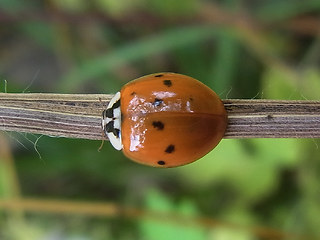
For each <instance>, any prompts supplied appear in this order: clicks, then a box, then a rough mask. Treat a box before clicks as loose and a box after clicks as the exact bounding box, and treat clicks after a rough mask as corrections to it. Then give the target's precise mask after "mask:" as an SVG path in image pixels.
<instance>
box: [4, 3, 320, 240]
mask: <svg viewBox="0 0 320 240" xmlns="http://www.w3.org/2000/svg"><path fill="white" fill-rule="evenodd" d="M319 13H320V1H319V0H305V1H301V0H281V1H279V0H260V1H258V0H256V1H254V0H242V1H237V0H219V1H218V0H217V1H204V0H174V1H170V0H91V1H87V0H46V1H40V0H38V1H36V0H32V1H31V0H29V1H27V0H25V1H23V0H0V44H1V45H0V46H1V47H0V91H1V92H6V91H7V92H55V93H114V92H116V91H117V90H119V89H120V88H121V86H122V85H123V84H125V83H126V82H128V81H130V80H132V79H135V78H137V77H140V76H142V75H146V74H150V73H155V72H161V71H172V72H178V73H183V74H186V75H190V76H192V77H194V78H197V79H199V80H201V81H203V82H204V83H205V84H207V85H208V86H210V87H211V88H213V89H214V90H215V91H216V92H217V93H218V94H219V95H220V96H221V97H222V98H249V99H250V98H271V99H319V98H320V71H319V64H320V41H319V33H320V18H319ZM39 137H40V136H36V135H32V134H22V133H10V132H2V133H1V135H0V198H1V199H0V206H1V203H2V202H3V200H9V201H10V200H11V199H16V200H19V201H20V202H21V206H22V205H23V203H25V202H24V201H28V199H33V200H34V201H36V204H34V205H35V206H33V209H32V210H26V209H23V208H22V207H21V208H20V207H19V205H17V206H16V207H14V208H12V209H6V207H1V210H0V239H1V240H2V239H4V240H11V239H12V240H25V239H58V240H59V239H72V240H75V239H77V240H78V239H79V240H86V239H120V240H127V239H128V240H129V239H145V240H158V239H167V240H171V239H185V240H189V239H190V240H191V239H192V240H193V239H197V240H198V239H199V240H202V239H210V240H211V239H212V240H229V239H230V240H231V239H240V240H252V239H298V237H297V236H300V235H303V236H306V237H305V239H320V228H319V226H320V161H319V160H320V159H319V158H320V150H319V141H318V140H317V139H316V140H308V139H249V140H223V141H222V142H221V143H220V145H219V146H218V147H217V148H216V149H215V150H214V151H212V152H211V153H209V154H208V155H207V156H205V157H204V158H203V159H201V160H199V161H197V162H195V163H193V164H190V165H188V166H183V167H179V168H175V169H155V168H150V167H146V166H141V165H138V164H135V163H133V162H131V161H130V160H128V159H126V158H125V157H124V156H123V154H122V153H121V152H117V151H115V150H114V149H112V147H111V146H109V144H108V143H105V145H104V146H103V149H102V150H101V151H100V152H99V151H98V148H99V146H100V143H101V142H100V141H89V140H77V139H64V138H53V137H48V136H42V137H40V138H39ZM51 200H59V201H60V200H61V201H62V202H59V201H57V202H54V204H53V205H54V206H53V208H52V209H51V211H49V210H48V209H46V208H47V207H46V206H47V205H46V204H47V203H48V201H51ZM64 201H68V202H67V203H68V204H69V205H68V206H69V207H66V208H65V209H64V212H63V213H61V211H60V210H61V208H63V204H64V203H65V202H64ZM78 203H86V204H87V205H86V206H87V207H86V209H83V208H84V207H81V206H80V207H79V206H78V205H77V204H78ZM100 203H103V204H105V205H103V206H101V205H99V204H100ZM77 206H78V207H77ZM72 207H74V208H72ZM107 207H109V210H110V211H105V208H107ZM71 208H72V209H74V210H73V211H71V210H70V209H71ZM59 209H60V210H59ZM92 209H97V210H96V211H92ZM128 209H129V210H128ZM83 210H85V212H83Z"/></svg>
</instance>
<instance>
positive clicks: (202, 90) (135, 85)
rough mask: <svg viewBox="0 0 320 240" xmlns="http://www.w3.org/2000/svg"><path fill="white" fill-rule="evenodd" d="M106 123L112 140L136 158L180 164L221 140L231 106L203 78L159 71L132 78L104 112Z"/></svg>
mask: <svg viewBox="0 0 320 240" xmlns="http://www.w3.org/2000/svg"><path fill="white" fill-rule="evenodd" d="M102 127H103V130H104V132H105V133H106V135H107V136H108V138H109V140H110V142H111V144H112V145H113V146H114V147H115V148H116V149H117V150H121V149H122V151H123V153H124V154H125V155H126V156H127V157H128V158H130V159H132V160H133V161H136V162H138V163H142V164H145V165H149V166H153V167H177V166H181V165H185V164H188V163H191V162H193V161H195V160H197V159H199V158H201V157H203V156H204V155H206V154H207V153H208V152H209V151H211V150H212V149H213V148H214V147H215V146H216V145H217V144H218V143H219V142H220V140H221V139H222V137H223V136H224V133H225V130H226V127H227V112H226V110H225V108H224V105H223V103H222V101H221V100H220V98H219V97H218V95H217V94H216V93H215V92H214V91H212V90H211V89H210V88H209V87H207V86H206V85H204V84H203V83H201V82H199V81H198V80H196V79H194V78H192V77H188V76H185V75H181V74H176V73H157V74H151V75H147V76H144V77H141V78H138V79H136V80H133V81H131V82H129V83H128V84H126V85H125V86H124V87H123V88H122V89H121V91H120V92H118V93H117V94H116V95H115V96H114V97H113V98H112V99H111V101H110V102H109V104H108V107H107V109H106V110H105V111H104V112H103V118H102Z"/></svg>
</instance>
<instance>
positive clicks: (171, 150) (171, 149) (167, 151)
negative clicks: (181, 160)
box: [164, 144, 175, 153]
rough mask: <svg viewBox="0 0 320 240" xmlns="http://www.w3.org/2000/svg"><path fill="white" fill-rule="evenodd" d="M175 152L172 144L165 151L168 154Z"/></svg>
mask: <svg viewBox="0 0 320 240" xmlns="http://www.w3.org/2000/svg"><path fill="white" fill-rule="evenodd" d="M174 150H175V147H174V145H172V144H170V145H169V146H168V147H167V148H166V150H164V151H165V152H166V153H173V152H174Z"/></svg>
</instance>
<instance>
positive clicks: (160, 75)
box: [154, 74, 163, 77]
mask: <svg viewBox="0 0 320 240" xmlns="http://www.w3.org/2000/svg"><path fill="white" fill-rule="evenodd" d="M162 76H163V74H158V75H155V76H154V77H162Z"/></svg>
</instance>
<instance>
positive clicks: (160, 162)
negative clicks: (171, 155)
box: [158, 160, 166, 165]
mask: <svg viewBox="0 0 320 240" xmlns="http://www.w3.org/2000/svg"><path fill="white" fill-rule="evenodd" d="M158 164H159V165H165V164H166V162H165V161H162V160H160V161H158Z"/></svg>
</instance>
